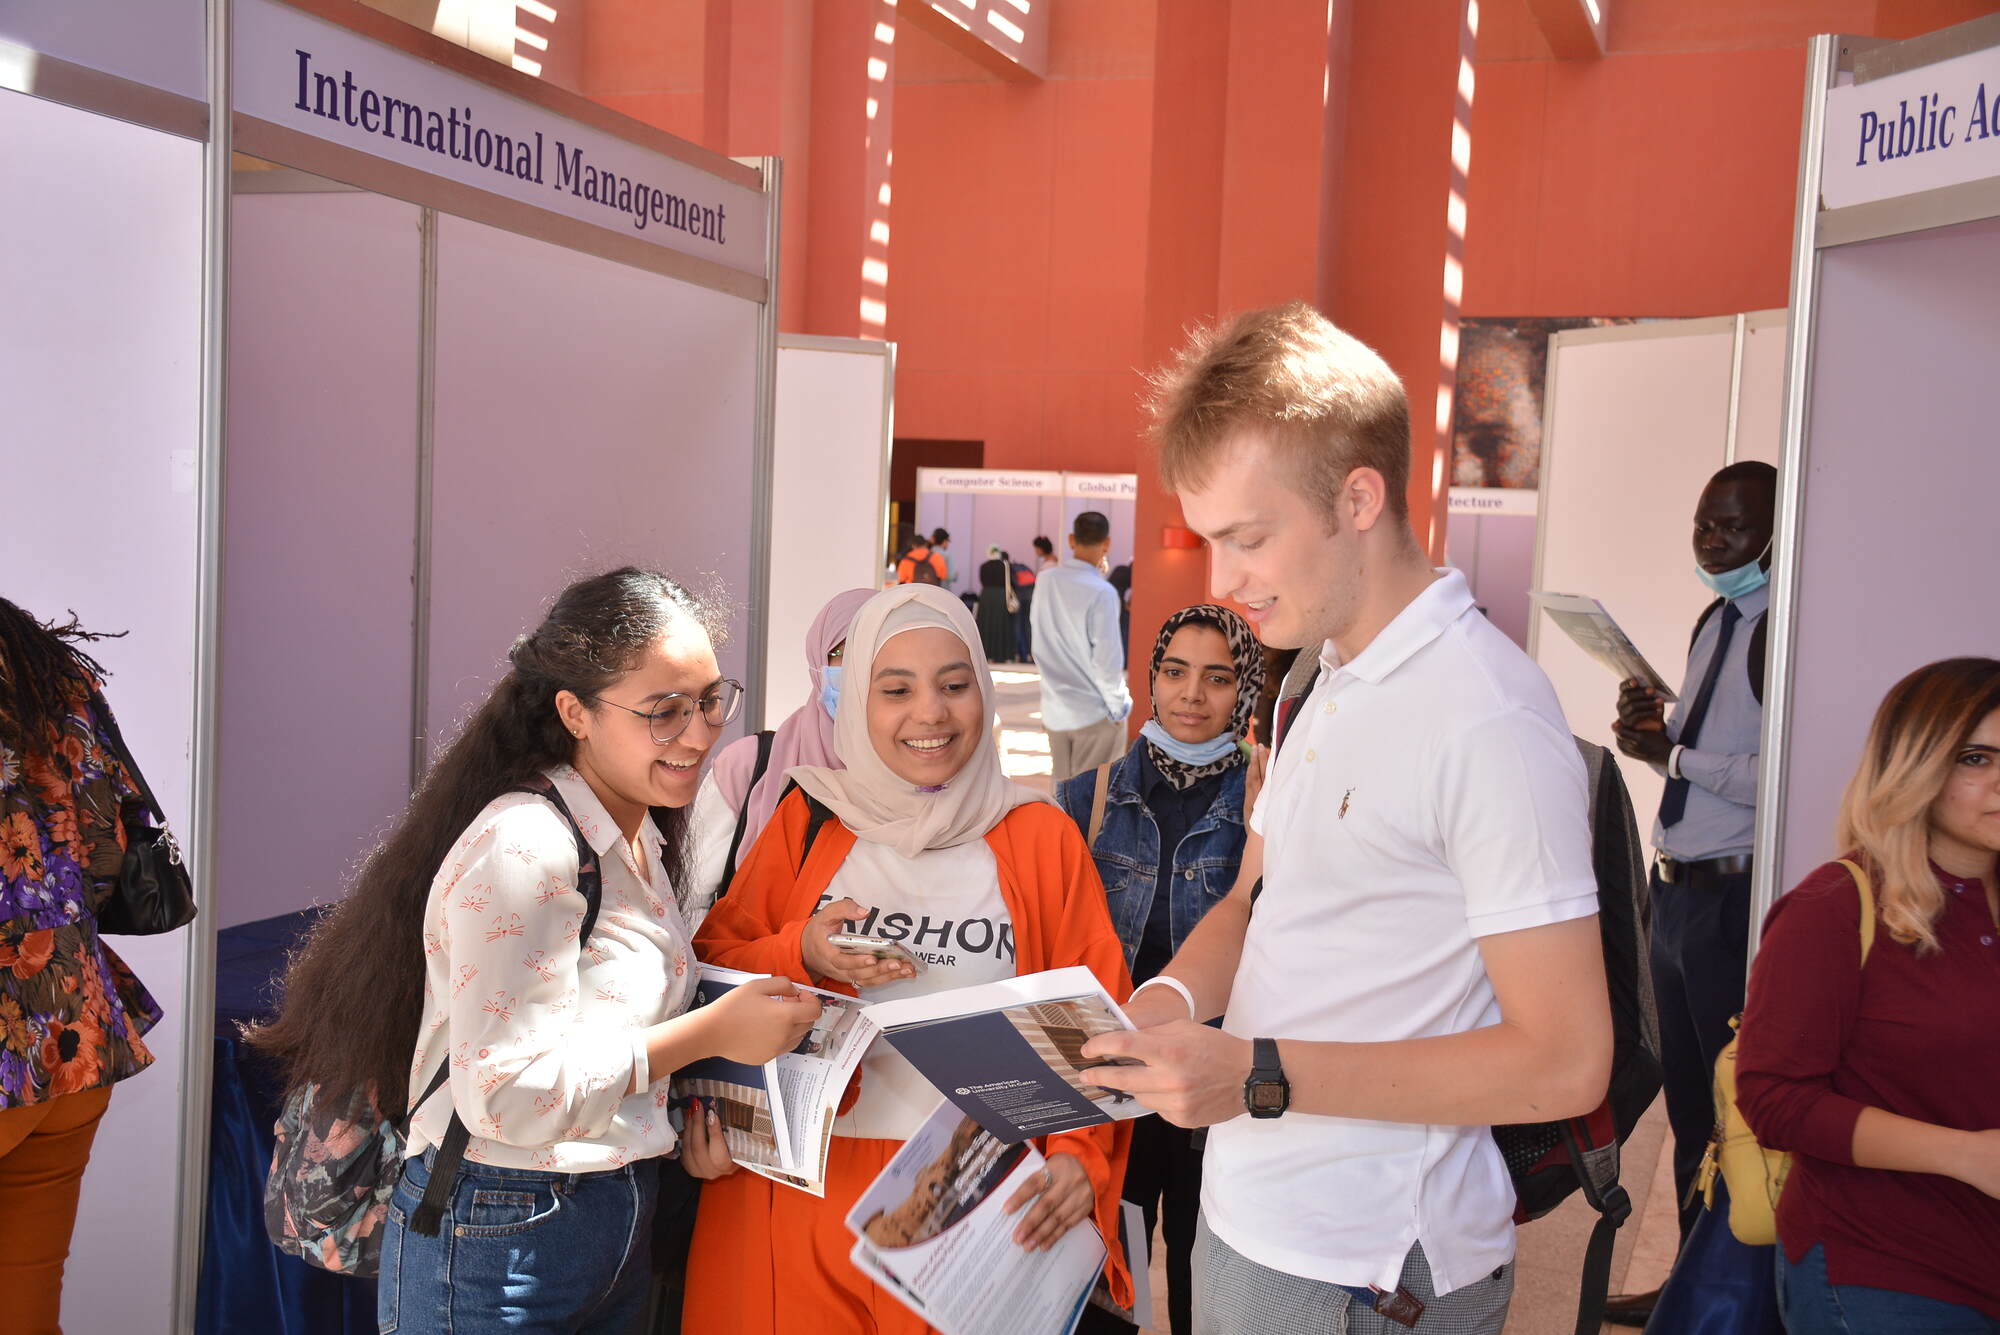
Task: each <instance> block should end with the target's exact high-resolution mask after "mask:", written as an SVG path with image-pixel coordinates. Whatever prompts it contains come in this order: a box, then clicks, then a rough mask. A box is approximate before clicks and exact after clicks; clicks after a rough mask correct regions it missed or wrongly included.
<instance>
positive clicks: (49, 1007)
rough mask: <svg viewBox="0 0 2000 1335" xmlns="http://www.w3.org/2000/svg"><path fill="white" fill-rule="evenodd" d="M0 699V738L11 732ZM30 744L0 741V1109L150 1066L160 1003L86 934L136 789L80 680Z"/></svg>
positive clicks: (105, 889)
mask: <svg viewBox="0 0 2000 1335" xmlns="http://www.w3.org/2000/svg"><path fill="white" fill-rule="evenodd" d="M8 708H9V702H8V701H7V700H6V699H5V698H4V697H0V739H4V738H7V737H12V736H15V735H16V734H18V733H19V731H20V729H19V727H18V725H17V724H16V723H15V721H14V720H13V719H12V717H11V716H9V715H8V713H7V711H8ZM40 741H41V745H40V746H39V747H30V748H27V749H26V751H25V753H24V752H22V751H17V750H15V749H13V748H11V747H10V746H8V745H7V743H6V742H5V741H4V740H0V1110H4V1109H7V1108H18V1107H25V1106H27V1105H28V1104H33V1103H46V1102H47V1101H48V1100H50V1099H53V1098H59V1097H60V1096H62V1095H64V1094H76V1093H81V1092H82V1091H84V1090H89V1089H97V1088H99V1087H101V1086H104V1085H109V1084H111V1083H113V1082H114V1081H118V1080H123V1079H125V1078H126V1077H127V1076H130V1075H135V1074H137V1073H138V1072H140V1071H142V1070H144V1069H145V1068H146V1067H148V1066H150V1065H152V1062H153V1054H152V1052H151V1051H150V1050H148V1048H147V1047H146V1044H145V1040H144V1039H142V1038H141V1037H140V1035H142V1034H144V1033H145V1032H146V1031H147V1030H148V1029H151V1028H152V1027H153V1025H154V1024H155V1023H157V1022H158V1021H159V1018H160V1008H159V1005H158V1004H157V1003H155V1002H154V1000H153V998H152V997H151V996H150V995H149V994H148V993H147V991H146V989H145V988H144V987H143V986H141V985H140V983H139V980H138V979H136V978H134V977H133V976H132V973H131V971H130V970H128V969H127V968H126V967H125V963H124V961H123V960H121V959H119V958H118V956H117V954H116V952H114V951H113V950H111V948H110V947H109V946H107V945H105V944H104V942H103V941H102V940H101V939H100V938H99V937H98V935H97V916H96V915H97V910H98V909H99V908H100V907H101V906H102V905H103V903H104V900H105V898H106V897H107V896H108V895H109V893H110V891H111V888H112V886H113V885H115V884H116V881H117V878H118V871H119V867H120V865H121V863H122V862H123V859H124V854H125V828H124V825H123V822H122V821H121V820H120V818H119V814H120V809H121V807H123V806H124V804H126V803H128V802H132V803H136V802H137V801H138V794H137V791H136V790H135V788H134V787H133V784H132V780H131V778H130V776H129V775H128V773H127V772H126V770H125V767H124V766H123V765H122V764H120V763H119V762H118V760H117V759H116V758H115V757H114V756H113V754H112V751H111V747H110V746H109V744H108V742H107V740H106V735H105V727H104V720H103V719H102V718H100V717H99V716H98V713H97V708H96V707H95V706H93V705H92V703H91V698H90V692H89V690H88V689H86V688H85V687H84V686H83V685H82V684H81V683H79V684H78V686H77V688H76V689H75V690H74V691H73V692H72V694H71V700H70V714H69V717H68V718H66V719H65V720H64V721H63V724H62V726H61V727H60V728H52V729H51V730H50V731H49V733H48V734H47V736H46V737H44V738H42V739H40Z"/></svg>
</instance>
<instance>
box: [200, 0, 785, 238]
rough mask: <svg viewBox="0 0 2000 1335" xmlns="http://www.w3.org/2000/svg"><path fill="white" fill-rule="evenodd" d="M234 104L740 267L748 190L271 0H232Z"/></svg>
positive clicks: (754, 217)
mask: <svg viewBox="0 0 2000 1335" xmlns="http://www.w3.org/2000/svg"><path fill="white" fill-rule="evenodd" d="M234 78H235V83H236V107H237V110H238V111H239V112H241V113H243V114H245V115H249V116H253V117H256V118H257V119H260V120H265V121H269V122H271V123H272V124H275V125H281V126H284V127H285V128H287V129H292V130H298V131H301V132H303V133H306V134H310V135H312V136H314V137H315V138H319V139H325V140H329V141H331V142H335V143H339V144H342V145H345V146H347V147H349V148H353V149H357V150H359V151H361V152H364V153H368V154H371V155H373V156H375V157H380V158H387V159H389V160H391V161H395V162H400V163H403V164H404V165H407V166H411V167H415V168H417V169H418V170H420V171H423V172H426V173H428V174H430V175H434V176H439V177H445V178H448V179H451V180H454V181H457V182H459V183H461V184H464V185H469V186H473V187H476V188H478V189H481V190H486V191H489V192H491V193H494V194H499V195H504V196H506V197H508V198H510V199H515V200H518V201H520V202H522V203H525V204H533V205H535V206H537V207H540V208H545V209H549V210H551V211H553V212H557V213H562V214H565V215H567V216H569V217H572V218H576V219H578V220H579V221H582V222H587V223H592V224H595V225H596V226H599V227H605V228H610V229H615V230H617V231H620V232H623V233H625V234H627V235H636V236H638V237H639V238H640V239H642V240H645V241H648V242H651V243H652V244H655V245H659V246H663V247H666V248H668V249H672V250H676V251H680V252H682V253H684V254H689V255H695V256H699V257H701V258H703V259H707V260H713V261H715V262H717V263H720V264H723V265H726V266H728V267H729V268H732V269H735V270H738V271H740V272H744V273H752V274H759V275H762V274H763V273H764V266H765V253H764V228H765V212H766V203H767V201H766V200H765V197H764V195H763V192H762V191H759V190H754V189H751V188H749V187H746V186H743V185H739V184H737V183H735V182H733V181H727V180H723V179H721V178H719V177H716V176H712V175H710V174H708V173H707V172H704V171H702V170H701V169H700V168H698V167H695V166H692V165H690V164H688V163H685V162H681V161H679V160H678V159H675V158H670V157H666V156H664V155H662V154H659V153H655V152H652V151H650V150H648V149H645V148H642V147H640V146H639V145H637V144H634V143H631V142H629V141H627V140H624V139H621V138H619V137H618V136H616V135H612V134H607V133H605V132H604V131H601V130H597V129H594V128H593V127H590V126H587V125H582V124H579V123H578V122H575V121H571V120H568V119H566V118H564V117H561V116H558V115H556V114H554V113H552V112H549V111H546V110H544V109H542V108H540V107H538V106H535V105H534V104H532V103H530V102H527V101H524V100H522V99H520V98H516V97H511V96H509V95H507V94H505V93H501V92H498V91H496V90H495V89H493V88H490V87H488V86H487V85H485V84H483V83H480V82H479V81H478V80H476V79H471V78H467V77H465V76H463V75H460V74H456V73H454V72H452V71H451V70H447V69H444V68H442V67H440V66H437V65H433V64H431V63H430V62H429V61H426V60H422V59H419V58H417V57H415V56H411V55H409V54H407V53H405V52H402V51H397V50H394V49H392V48H389V47H386V46H383V45H380V44H378V43H376V42H373V41H370V40H369V39H367V38H365V37H362V36H360V35H358V34H356V33H352V32H349V31H347V30H346V29H343V28H339V27H336V26H335V25H333V24H329V23H323V22H321V21H319V20H318V19H315V18H312V17H311V16H309V15H306V14H301V13H299V12H298V11H296V10H292V9H290V8H287V7H285V6H284V5H281V4H277V3H274V0H239V3H238V5H237V7H236V66H235V71H234Z"/></svg>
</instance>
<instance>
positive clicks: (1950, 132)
mask: <svg viewBox="0 0 2000 1335" xmlns="http://www.w3.org/2000/svg"><path fill="white" fill-rule="evenodd" d="M1989 177H2000V49H1988V50H1985V51H1975V52H1971V53H1970V54H1967V55H1963V56H1955V57H1953V58H1952V59H1950V60H1944V61H1939V62H1938V63H1936V64H1934V65H1923V66H1919V67H1918V68H1916V69H1912V70H1905V71H1903V72H1901V73H1899V74H1892V75H1889V76H1887V77H1885V78H1881V79H1875V80H1872V81H1871V82H1868V83H1861V84H1849V85H1846V86H1844V87H1838V88H1832V89H1829V90H1828V91H1827V95H1826V152H1825V166H1824V168H1823V170H1822V172H1821V180H1820V200H1821V203H1822V204H1823V205H1824V206H1825V207H1826V208H1829V209H1837V208H1845V207H1846V206H1848V205H1850V204H1865V203H1869V202H1871V201H1873V200H1878V199H1894V198H1896V197H1898V196H1901V195H1909V194H1915V193H1916V192H1918V191H1921V190H1936V189H1939V188H1941V187H1944V186H1950V185H1959V184H1962V183H1964V182H1967V181H1977V180H1984V179H1986V178H1989Z"/></svg>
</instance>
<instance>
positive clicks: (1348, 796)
mask: <svg viewBox="0 0 2000 1335" xmlns="http://www.w3.org/2000/svg"><path fill="white" fill-rule="evenodd" d="M1353 800H1354V790H1353V789H1352V788H1350V789H1348V790H1347V791H1346V792H1345V793H1344V794H1342V795H1341V799H1340V815H1339V816H1338V817H1336V818H1335V819H1337V820H1346V819H1347V804H1348V803H1349V802H1352V801H1353Z"/></svg>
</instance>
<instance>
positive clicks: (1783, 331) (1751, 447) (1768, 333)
mask: <svg viewBox="0 0 2000 1335" xmlns="http://www.w3.org/2000/svg"><path fill="white" fill-rule="evenodd" d="M1788 332H1789V331H1788V330H1787V328H1786V324H1785V313H1784V312H1783V311H1759V312H1758V313H1757V314H1755V315H1752V316H1751V317H1750V319H1749V322H1748V325H1747V327H1746V328H1745V329H1744V331H1743V370H1742V372H1741V373H1740V379H1739V381H1738V389H1737V395H1736V458H1737V459H1738V460H1744V459H1757V460H1760V461H1762V462H1764V463H1767V464H1770V465H1771V466H1772V467H1773V468H1776V467H1777V466H1778V462H1779V459H1780V458H1781V457H1782V456H1783V454H1784V452H1785V340H1786V335H1787V333H1788ZM1718 466H1719V465H1718Z"/></svg>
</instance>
